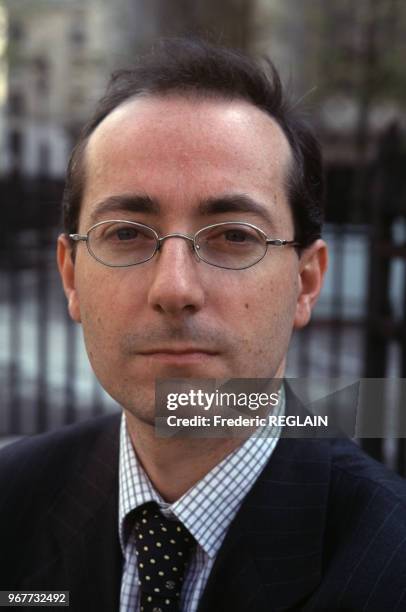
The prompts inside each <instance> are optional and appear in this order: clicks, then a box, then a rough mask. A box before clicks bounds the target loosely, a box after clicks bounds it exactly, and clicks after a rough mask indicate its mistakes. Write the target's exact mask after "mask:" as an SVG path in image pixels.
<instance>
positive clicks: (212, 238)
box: [196, 223, 267, 270]
mask: <svg viewBox="0 0 406 612" xmlns="http://www.w3.org/2000/svg"><path fill="white" fill-rule="evenodd" d="M196 242H197V246H198V253H199V257H201V259H203V260H204V261H206V262H207V263H210V264H213V265H214V266H219V267H221V268H228V269H230V270H240V269H242V268H248V267H249V266H252V265H254V264H255V263H257V261H259V260H260V259H262V258H263V256H264V255H265V252H266V247H267V245H266V239H265V237H264V236H263V235H262V234H261V232H259V231H258V230H256V229H255V228H253V227H250V226H249V225H245V224H243V223H224V224H219V225H214V226H212V227H208V228H205V229H203V230H202V231H200V232H199V233H198V235H197V238H196Z"/></svg>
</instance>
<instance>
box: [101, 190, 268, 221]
mask: <svg viewBox="0 0 406 612" xmlns="http://www.w3.org/2000/svg"><path fill="white" fill-rule="evenodd" d="M124 211H125V212H132V213H144V214H150V215H157V214H159V213H160V212H161V206H160V204H159V202H158V201H157V200H154V199H153V198H151V197H150V196H148V195H145V194H123V195H115V196H110V197H108V198H106V199H105V200H102V201H101V202H99V203H98V204H96V206H95V208H94V210H93V212H92V213H91V215H90V219H91V222H93V223H96V222H97V221H98V220H99V219H100V217H101V216H102V215H105V214H108V213H118V212H124ZM197 212H198V213H199V214H200V215H202V216H205V217H208V216H211V215H218V214H223V213H253V214H255V215H257V216H259V217H261V218H262V219H263V220H264V221H265V222H267V223H270V224H271V225H273V222H274V220H273V218H272V215H271V214H270V212H269V210H268V207H267V206H266V205H265V204H262V203H261V202H258V201H257V200H254V199H253V198H252V197H251V196H249V195H247V194H245V193H231V194H225V195H222V196H213V197H210V198H206V199H204V200H202V201H201V202H200V203H199V205H198V208H197Z"/></svg>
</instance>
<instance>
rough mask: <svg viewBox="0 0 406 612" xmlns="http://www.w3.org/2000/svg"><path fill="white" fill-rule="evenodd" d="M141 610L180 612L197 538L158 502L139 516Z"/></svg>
mask: <svg viewBox="0 0 406 612" xmlns="http://www.w3.org/2000/svg"><path fill="white" fill-rule="evenodd" d="M134 533H135V541H136V548H137V560H138V575H139V586H140V591H141V599H140V612H178V611H179V609H180V608H179V601H180V593H181V590H182V582H183V577H184V573H185V569H186V566H187V564H188V562H189V559H190V556H191V553H192V549H193V548H194V546H195V543H196V542H195V540H194V538H193V536H192V535H191V534H190V533H189V531H188V530H187V529H186V527H184V526H183V525H182V523H180V522H179V521H176V520H175V521H172V520H169V519H167V518H166V517H164V516H163V515H162V514H161V512H160V510H159V508H158V506H157V504H156V503H154V502H150V503H148V504H144V505H143V506H141V507H140V508H139V509H138V511H137V514H136V519H135V531H134Z"/></svg>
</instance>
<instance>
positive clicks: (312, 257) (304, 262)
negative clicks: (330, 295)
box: [294, 240, 328, 329]
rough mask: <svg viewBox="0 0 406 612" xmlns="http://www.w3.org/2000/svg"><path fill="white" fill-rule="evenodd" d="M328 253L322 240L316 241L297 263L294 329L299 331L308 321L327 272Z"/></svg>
mask: <svg viewBox="0 0 406 612" xmlns="http://www.w3.org/2000/svg"><path fill="white" fill-rule="evenodd" d="M327 263H328V253H327V245H326V243H325V242H324V240H316V241H315V242H313V243H312V244H311V245H310V246H309V247H307V249H305V250H304V251H303V252H302V254H301V256H300V261H299V293H298V297H297V303H296V314H295V319H294V327H295V328H296V329H300V328H301V327H304V326H305V325H307V324H308V322H309V321H310V317H311V313H312V309H313V306H314V305H315V304H316V301H317V298H318V296H319V293H320V290H321V288H322V285H323V279H324V275H325V273H326V270H327Z"/></svg>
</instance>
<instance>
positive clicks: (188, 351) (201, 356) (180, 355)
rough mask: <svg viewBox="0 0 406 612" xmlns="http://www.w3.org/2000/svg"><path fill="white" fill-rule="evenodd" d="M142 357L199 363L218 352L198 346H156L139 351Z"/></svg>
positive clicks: (162, 360) (173, 361)
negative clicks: (173, 347)
mask: <svg viewBox="0 0 406 612" xmlns="http://www.w3.org/2000/svg"><path fill="white" fill-rule="evenodd" d="M139 354H140V355H142V356H143V357H146V358H149V359H153V360H154V361H160V362H163V363H172V364H175V363H178V364H187V363H200V362H203V361H206V360H208V359H210V358H213V357H214V356H216V355H217V354H218V353H216V352H215V351H209V350H206V349H200V348H195V347H193V348H185V349H169V348H157V349H154V350H150V351H145V352H141V353H139Z"/></svg>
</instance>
